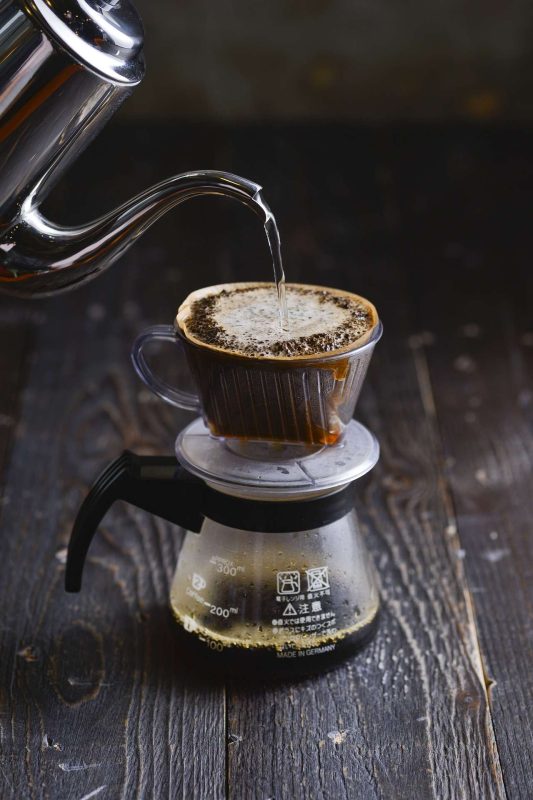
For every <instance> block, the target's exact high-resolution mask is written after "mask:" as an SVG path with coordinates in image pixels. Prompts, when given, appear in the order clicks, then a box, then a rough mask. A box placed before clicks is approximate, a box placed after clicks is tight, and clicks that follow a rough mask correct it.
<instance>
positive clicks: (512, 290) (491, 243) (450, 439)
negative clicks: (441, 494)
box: [417, 135, 533, 798]
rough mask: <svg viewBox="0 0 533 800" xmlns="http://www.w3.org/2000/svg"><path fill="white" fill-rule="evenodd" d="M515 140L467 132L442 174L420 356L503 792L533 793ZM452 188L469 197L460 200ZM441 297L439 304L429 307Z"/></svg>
mask: <svg viewBox="0 0 533 800" xmlns="http://www.w3.org/2000/svg"><path fill="white" fill-rule="evenodd" d="M506 141H510V140H507V139H506V137H505V136H503V135H500V137H499V138H498V137H497V138H495V139H490V138H488V137H486V136H485V137H484V136H480V137H478V139H477V141H472V140H471V139H468V138H467V139H465V140H464V141H463V143H462V151H463V152H462V160H463V167H462V170H461V174H460V175H459V176H457V177H456V179H455V181H453V182H452V181H448V182H447V184H446V183H444V184H443V183H442V182H441V185H442V186H443V189H444V190H445V191H443V192H442V193H441V197H440V198H439V204H440V206H441V207H440V208H439V210H438V213H433V214H432V215H430V216H429V215H428V217H427V218H426V219H425V220H424V221H423V223H424V224H423V225H422V229H423V231H424V233H423V235H422V236H421V237H420V238H419V240H418V242H417V248H420V250H421V251H423V252H424V253H425V254H426V255H427V254H430V257H431V260H432V262H433V264H434V267H435V277H434V278H433V280H432V281H431V285H429V281H426V280H424V279H423V280H422V281H421V285H420V287H419V295H420V297H421V299H422V300H423V301H425V302H423V303H422V306H421V307H422V309H426V311H424V312H423V320H422V321H423V325H424V327H425V328H426V330H427V331H429V332H430V333H431V335H428V333H426V335H425V337H421V339H420V344H421V346H422V349H421V351H420V358H421V359H424V360H425V361H426V362H427V365H428V369H429V372H430V375H431V382H432V385H433V391H434V395H435V398H436V405H437V411H438V418H439V423H440V426H441V431H442V437H443V441H444V443H445V448H446V453H445V455H446V467H447V469H446V472H447V480H448V481H449V483H450V486H451V489H452V492H453V500H454V505H455V510H456V513H457V529H458V536H459V540H460V543H461V544H460V546H461V555H462V557H463V558H464V564H465V569H466V575H467V579H468V588H469V592H470V594H471V601H472V604H473V607H474V608H475V611H476V620H477V625H478V629H479V638H480V645H481V655H482V659H483V669H484V672H485V680H486V682H487V684H488V685H489V687H490V698H491V707H492V716H493V720H494V726H495V732H496V741H497V744H498V750H499V753H500V759H501V763H502V768H503V774H504V778H505V786H506V789H507V793H508V796H509V797H513V798H514V797H516V798H530V797H531V796H532V794H533V752H532V749H531V741H532V738H533V704H532V701H531V698H532V697H533V677H532V673H531V668H530V667H531V664H532V660H533V647H532V638H531V631H532V624H533V583H532V580H531V579H532V574H533V573H532V568H533V567H532V565H533V546H532V538H531V530H532V522H531V520H532V519H533V498H532V494H531V488H532V475H533V455H532V454H533V438H532V431H533V426H532V423H533V413H532V409H533V335H532V332H533V278H532V275H531V269H530V267H529V265H528V264H527V260H526V259H525V257H524V256H525V253H528V252H530V251H531V247H532V245H533V239H532V236H531V229H530V225H529V223H527V221H526V218H525V213H524V212H525V209H526V208H527V207H528V206H529V205H530V204H531V201H532V199H533V171H532V167H531V155H530V148H529V144H528V143H527V142H525V141H524V140H523V138H522V137H521V136H519V135H515V136H513V137H512V141H513V147H512V148H506V147H503V144H504V142H506ZM480 150H481V152H482V154H483V156H482V157H481V158H480V157H479V152H480ZM489 159H490V161H491V162H492V163H493V166H492V168H491V170H490V171H489V172H487V171H486V170H485V164H486V161H487V160H489ZM518 175H520V180H519V181H517V179H516V176H518ZM417 180H419V178H418V179H417ZM453 184H455V187H454V185H453ZM473 187H476V188H475V189H474V188H473ZM454 188H457V189H459V190H460V191H461V194H462V196H463V197H464V201H463V203H462V204H461V205H459V207H458V208H455V206H454V202H453V199H454V198H453V196H452V195H453V189H454ZM474 198H475V204H474V202H473V200H474ZM443 219H446V228H447V229H448V228H449V226H450V225H451V226H452V227H453V228H454V229H455V230H456V231H458V232H459V236H458V237H457V241H456V242H455V246H454V258H453V259H451V260H450V259H449V258H443V256H442V254H443V252H444V253H445V252H446V250H445V247H443V243H444V242H445V241H446V238H445V237H446V236H447V231H445V230H444V226H443V225H442V220H443ZM457 287H460V291H459V292H458V291H457ZM435 294H437V296H438V297H439V303H438V304H436V306H435V307H434V308H433V309H432V311H431V312H429V309H428V305H429V299H430V297H434V296H435ZM451 308H453V318H452V319H450V316H449V314H448V313H447V311H448V309H451ZM424 342H425V346H424Z"/></svg>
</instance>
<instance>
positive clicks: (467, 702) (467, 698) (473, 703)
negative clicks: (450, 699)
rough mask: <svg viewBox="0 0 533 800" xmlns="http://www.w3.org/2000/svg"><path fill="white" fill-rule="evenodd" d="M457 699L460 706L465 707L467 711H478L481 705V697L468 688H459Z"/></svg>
mask: <svg viewBox="0 0 533 800" xmlns="http://www.w3.org/2000/svg"><path fill="white" fill-rule="evenodd" d="M455 701H456V703H457V705H458V706H461V707H462V708H465V709H466V710H467V711H477V710H478V708H479V707H480V705H481V697H480V696H479V695H478V694H476V693H475V692H472V691H468V689H459V691H458V692H457V694H456V695H455Z"/></svg>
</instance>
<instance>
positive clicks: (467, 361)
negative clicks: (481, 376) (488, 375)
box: [453, 355, 477, 374]
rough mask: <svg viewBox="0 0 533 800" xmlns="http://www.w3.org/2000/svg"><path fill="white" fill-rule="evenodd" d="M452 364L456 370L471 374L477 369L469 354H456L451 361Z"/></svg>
mask: <svg viewBox="0 0 533 800" xmlns="http://www.w3.org/2000/svg"><path fill="white" fill-rule="evenodd" d="M453 366H454V367H455V369H456V370H457V371H458V372H464V373H466V374H471V373H472V372H475V371H476V370H477V364H476V362H475V361H474V359H473V358H472V357H471V356H467V355H461V356H457V358H456V359H455V361H454V362H453Z"/></svg>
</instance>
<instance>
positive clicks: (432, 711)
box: [0, 123, 533, 800]
mask: <svg viewBox="0 0 533 800" xmlns="http://www.w3.org/2000/svg"><path fill="white" fill-rule="evenodd" d="M199 167H201V168H207V167H213V168H219V169H227V170H230V171H233V172H237V173H240V174H242V175H245V176H247V177H250V178H253V179H255V180H257V181H258V182H260V183H261V184H262V185H263V186H264V187H265V196H266V198H267V200H268V201H269V203H270V205H271V206H272V208H273V210H274V212H275V213H276V215H277V217H278V220H279V224H280V227H281V234H282V240H283V247H284V256H285V265H286V271H287V274H288V278H289V279H290V280H295V281H303V282H309V283H321V284H325V285H332V286H339V287H343V288H345V289H348V290H352V291H356V292H358V293H360V294H363V295H365V296H367V297H369V298H371V299H372V300H373V301H374V302H375V304H376V306H377V307H378V309H379V311H380V314H381V317H382V319H383V321H384V326H385V334H384V337H383V339H382V341H381V343H380V344H379V346H378V347H377V349H376V353H375V355H374V359H373V362H372V364H371V367H370V371H369V375H368V378H367V383H366V386H365V388H364V390H363V396H362V399H361V402H360V406H359V408H358V411H357V416H358V417H359V418H360V419H361V420H362V421H363V422H364V423H365V424H366V425H368V426H369V427H370V428H371V429H372V430H373V431H374V432H375V433H376V434H377V436H378V437H379V440H380V443H381V460H380V462H379V464H378V466H377V467H376V468H375V469H374V470H373V472H372V474H371V476H370V478H369V480H368V481H367V482H366V483H365V484H364V486H362V487H361V489H360V491H359V493H358V498H357V508H358V513H359V518H360V521H361V524H362V528H363V532H364V535H365V538H366V541H367V544H368V547H369V549H370V552H371V554H372V556H373V559H374V561H375V564H376V567H377V569H378V574H379V586H380V592H381V598H382V606H383V612H382V615H381V621H380V627H379V631H378V633H377V636H376V638H375V639H374V641H373V642H372V643H371V644H370V645H369V646H368V647H367V648H366V649H365V650H364V651H363V652H362V653H361V654H359V655H358V656H355V657H353V658H351V659H350V660H348V661H347V662H346V663H344V664H343V665H341V666H339V667H338V668H337V669H335V670H333V671H331V672H328V673H326V674H323V675H319V676H316V677H313V678H306V679H303V680H300V681H293V682H289V683H281V684H273V685H272V684H264V683H256V684H251V685H243V684H242V682H240V681H239V680H238V679H232V678H228V679H223V678H222V677H221V676H220V675H218V674H216V671H213V674H212V675H211V676H210V677H209V676H207V677H205V676H203V677H202V676H200V675H199V674H196V673H194V672H191V670H190V669H188V668H187V666H186V663H185V661H184V659H183V655H182V653H181V650H180V646H179V643H178V641H177V637H176V631H175V627H174V626H175V623H174V622H173V620H172V618H171V615H170V612H169V611H168V592H169V581H170V579H171V576H172V572H173V569H174V566H175V561H176V554H177V552H178V549H179V541H180V536H181V532H180V531H179V530H178V529H176V528H175V527H173V526H172V525H170V524H167V523H164V522H162V521H160V520H157V519H155V518H153V517H150V516H149V515H148V514H146V513H144V512H142V511H139V510H137V509H132V508H131V507H129V506H124V505H121V504H117V505H116V506H115V507H114V508H113V510H112V511H111V512H110V514H109V515H108V516H107V517H106V519H105V522H104V524H103V525H102V527H101V529H100V532H99V535H98V537H97V538H96V539H95V542H94V545H93V548H92V550H91V554H90V558H89V561H88V565H87V570H86V577H85V584H84V589H83V591H82V592H81V594H79V595H67V594H65V592H64V590H63V583H62V582H63V572H64V559H65V547H66V543H67V541H68V537H69V534H70V529H71V525H72V522H73V518H74V516H75V513H76V510H77V508H78V506H79V504H80V501H81V499H82V498H83V496H84V494H85V493H86V491H87V488H88V486H89V485H90V483H91V482H92V480H93V478H94V477H95V475H96V474H97V472H98V471H99V469H100V468H101V467H102V466H103V465H104V464H105V463H107V462H108V461H109V460H111V459H112V458H114V457H115V456H116V455H118V454H119V453H120V452H121V451H122V449H124V448H125V447H127V448H130V449H132V450H134V451H136V452H140V453H171V452H172V447H173V439H174V437H175V435H176V433H177V431H178V430H179V429H180V428H182V427H183V426H184V424H185V423H186V422H187V421H188V420H189V419H190V415H188V414H187V413H186V412H179V411H176V410H174V409H172V408H170V407H168V406H165V405H163V404H162V403H160V402H159V401H157V400H156V399H155V398H153V397H152V396H151V395H149V393H148V392H147V390H145V389H144V387H143V386H142V385H141V384H140V383H139V381H138V379H137V378H136V376H135V375H134V374H133V371H132V369H131V367H130V362H129V348H130V345H131V342H132V340H133V338H134V337H135V335H136V334H137V333H138V332H139V331H140V330H141V329H142V328H143V327H145V326H146V325H147V324H152V323H156V322H161V323H165V322H170V321H171V320H172V317H173V315H174V313H175V310H176V308H177V305H178V304H179V302H180V301H181V299H183V297H184V296H185V295H186V294H187V293H188V292H189V291H191V290H192V289H193V288H197V287H199V286H202V285H207V284H210V283H218V282H221V281H226V280H246V279H265V278H266V279H268V277H269V275H270V272H269V270H270V264H269V257H268V254H267V250H266V244H265V241H264V238H263V233H262V230H261V226H260V224H259V222H258V220H257V219H255V218H253V217H252V215H250V213H249V212H248V211H247V210H246V209H244V208H242V207H240V206H238V205H237V204H232V203H230V202H222V201H219V200H214V199H202V200H197V201H195V203H190V204H188V205H186V206H183V207H181V208H180V209H177V210H175V211H174V212H171V213H170V214H169V215H168V216H167V217H166V218H165V220H162V221H160V222H159V223H158V224H157V225H156V226H155V227H154V228H153V229H152V230H151V231H150V232H149V233H148V234H146V235H145V237H144V238H143V239H142V240H141V241H140V242H139V243H138V244H137V245H136V246H135V247H134V248H133V249H132V250H131V251H130V252H129V253H128V254H127V255H126V256H125V257H124V258H123V259H122V261H121V262H120V263H119V264H117V265H115V266H114V267H113V268H112V269H111V271H110V272H109V273H107V274H106V275H104V276H102V277H100V278H99V279H98V280H97V281H95V282H94V283H91V284H89V285H87V286H86V287H82V288H81V289H79V290H78V291H75V292H72V293H69V294H65V295H63V296H61V297H55V298H52V299H47V300H41V301H32V302H29V301H19V300H14V299H11V298H6V297H2V298H1V299H0V322H1V331H2V333H1V337H2V348H1V350H0V384H1V387H2V391H1V393H0V479H1V482H2V486H3V493H2V505H1V507H0V513H1V516H0V523H1V529H0V539H1V553H2V558H1V563H0V602H1V608H2V619H1V624H0V654H1V657H0V671H1V677H0V748H1V754H0V796H1V797H2V798H11V797H13V798H17V800H20V799H21V798H52V799H54V800H55V798H69V799H70V798H73V799H74V798H76V799H78V800H81V798H85V799H87V798H92V797H95V798H96V797H98V798H99V800H104V798H105V799H106V800H107V798H119V797H122V798H127V799H128V800H129V798H137V797H138V798H143V799H144V798H151V797H154V798H158V800H160V799H161V798H166V797H169V798H184V799H186V800H211V799H212V798H213V799H215V798H226V797H227V798H235V800H242V799H244V800H255V798H257V799H258V800H267V798H270V799H271V800H274V798H275V800H295V799H296V800H299V798H302V800H304V799H305V800H309V799H311V800H340V799H341V798H354V800H374V798H386V800H390V799H391V798H405V800H413V798H421V799H423V800H425V799H426V798H435V800H444V798H450V800H458V798H472V800H480V798H483V799H484V800H486V799H487V798H509V800H510V799H511V798H513V800H516V798H524V800H526V799H529V798H531V797H532V796H533V749H532V746H531V742H532V739H533V702H532V692H533V669H532V666H533V661H532V650H533V616H532V607H533V580H532V578H533V559H532V550H533V537H532V536H531V527H532V524H533V523H532V519H533V501H532V495H533V491H532V489H533V486H532V479H531V474H532V462H533V456H532V453H533V435H532V422H533V313H532V310H533V302H532V296H533V270H532V269H531V252H532V251H533V227H532V226H531V221H530V209H531V205H532V200H533V148H532V146H531V136H530V134H529V132H527V131H522V132H521V131H513V130H503V129H502V130H492V131H489V130H485V129H482V128H447V129H444V128H431V127H423V128H375V129H373V128H364V129H363V128H351V127H320V126H308V127H306V126H302V127H292V128H283V127H270V128H269V127H259V126H258V127H247V128H245V127H242V128H210V127H205V128H204V127H200V126H199V127H185V128H179V127H176V128H175V129H170V128H168V127H153V128H151V129H149V128H146V127H144V128H140V127H139V128H135V127H129V128H121V127H120V125H119V124H118V123H115V124H112V125H111V126H110V127H108V129H107V130H106V131H105V132H104V133H103V134H102V135H101V136H100V137H99V138H98V139H97V140H96V141H95V143H94V144H93V145H92V147H91V148H90V150H89V152H88V153H86V154H84V156H83V157H82V159H81V160H80V161H79V162H78V163H77V164H76V165H75V166H74V167H73V168H72V170H71V172H70V173H69V175H68V176H67V178H66V179H65V180H64V182H63V183H62V185H61V187H60V188H58V189H57V190H56V192H55V196H54V197H53V198H51V200H50V203H49V208H48V209H47V210H48V211H49V214H50V215H51V216H55V217H56V218H57V220H58V221H63V222H65V223H68V222H81V221H83V219H84V218H86V217H87V218H88V217H90V216H92V215H96V214H98V213H101V212H104V211H106V210H107V209H108V208H109V207H110V205H112V204H114V203H118V202H119V201H121V200H123V199H125V198H126V197H127V196H128V195H129V194H132V193H133V192H135V191H138V190H141V189H142V188H144V186H145V185H147V184H149V183H152V182H155V181H156V180H158V179H161V178H163V177H165V176H166V175H168V174H172V173H174V172H180V171H183V170H186V169H192V168H199Z"/></svg>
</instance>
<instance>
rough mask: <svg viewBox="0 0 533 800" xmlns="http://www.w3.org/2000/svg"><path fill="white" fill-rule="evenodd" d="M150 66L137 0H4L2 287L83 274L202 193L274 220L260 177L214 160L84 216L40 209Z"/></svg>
mask: <svg viewBox="0 0 533 800" xmlns="http://www.w3.org/2000/svg"><path fill="white" fill-rule="evenodd" d="M144 71H145V67H144V58H143V28H142V23H141V20H140V18H139V16H138V14H137V12H136V11H135V9H134V8H133V6H132V5H131V3H130V0H0V289H2V290H4V291H8V292H10V293H12V294H18V295H24V296H31V295H43V294H51V293H54V292H57V291H60V290H62V289H65V288H69V287H71V286H73V285H77V284H79V283H81V282H83V281H85V280H87V279H89V278H91V277H93V276H94V275H96V274H97V273H98V272H100V271H101V270H103V269H105V268H106V267H108V266H109V265H110V264H112V263H113V262H114V261H115V260H116V259H117V258H118V257H119V256H120V255H122V253H123V252H124V251H125V250H126V249H127V248H128V247H129V246H130V245H131V244H132V243H133V242H134V241H135V240H136V238H137V237H138V236H139V235H140V234H141V233H142V232H143V231H144V230H146V228H147V227H148V226H149V225H150V224H151V223H152V222H154V221H155V220H156V219H158V218H159V217H160V216H161V215H162V214H163V213H165V212H166V211H167V210H168V209H169V208H172V207H173V206H175V205H177V204H178V203H180V202H182V201H184V200H187V199H189V198H190V197H194V196H196V195H199V194H224V195H227V196H232V197H235V198H236V199H238V200H241V201H242V202H244V203H245V204H247V205H249V206H250V207H252V208H253V210H254V211H256V213H258V214H259V215H260V216H261V217H262V218H263V221H266V220H267V218H268V215H269V213H270V212H269V211H268V208H267V207H265V206H264V204H261V203H258V202H257V199H256V196H257V195H258V193H259V190H260V187H259V186H258V185H257V184H255V183H253V182H251V181H247V180H245V179H241V178H238V177H237V176H233V175H230V174H229V173H219V172H214V171H210V170H206V171H196V172H188V173H183V174H181V175H176V176H173V177H171V178H169V179H168V180H166V181H162V182H161V183H159V184H157V185H156V186H153V187H151V188H150V189H148V190H146V191H145V192H143V193H141V194H140V195H138V196H136V197H134V198H132V199H131V200H129V201H128V202H126V203H125V204H124V205H122V206H121V207H120V208H117V209H115V210H113V211H111V212H110V213H108V214H106V215H104V216H103V217H100V218H99V219H96V220H93V221H91V222H89V223H87V224H85V225H80V226H77V227H64V226H61V225H57V224H54V223H52V222H50V221H49V220H47V219H46V218H45V217H44V216H43V215H42V213H41V211H40V206H41V203H42V201H43V200H44V198H45V197H46V196H47V194H48V193H49V191H50V190H51V189H52V187H53V186H54V185H55V183H56V182H57V181H58V179H59V178H60V176H61V175H62V174H63V172H64V170H65V169H66V168H67V167H68V166H69V165H70V164H71V163H72V161H73V160H75V159H76V157H77V156H78V155H79V153H80V152H81V151H82V150H83V149H84V148H85V147H86V146H87V144H89V142H90V141H91V139H92V138H93V137H94V136H95V135H96V134H97V133H98V132H99V131H100V129H101V128H102V127H103V126H104V125H105V123H106V122H107V120H108V119H109V117H110V116H111V115H112V114H113V113H114V112H115V111H116V110H117V108H118V106H119V105H120V104H121V103H122V101H123V100H124V99H125V98H126V97H128V95H129V94H130V93H131V92H132V91H133V89H134V88H135V86H136V85H137V84H138V83H139V82H140V81H141V80H142V78H143V76H144Z"/></svg>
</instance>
